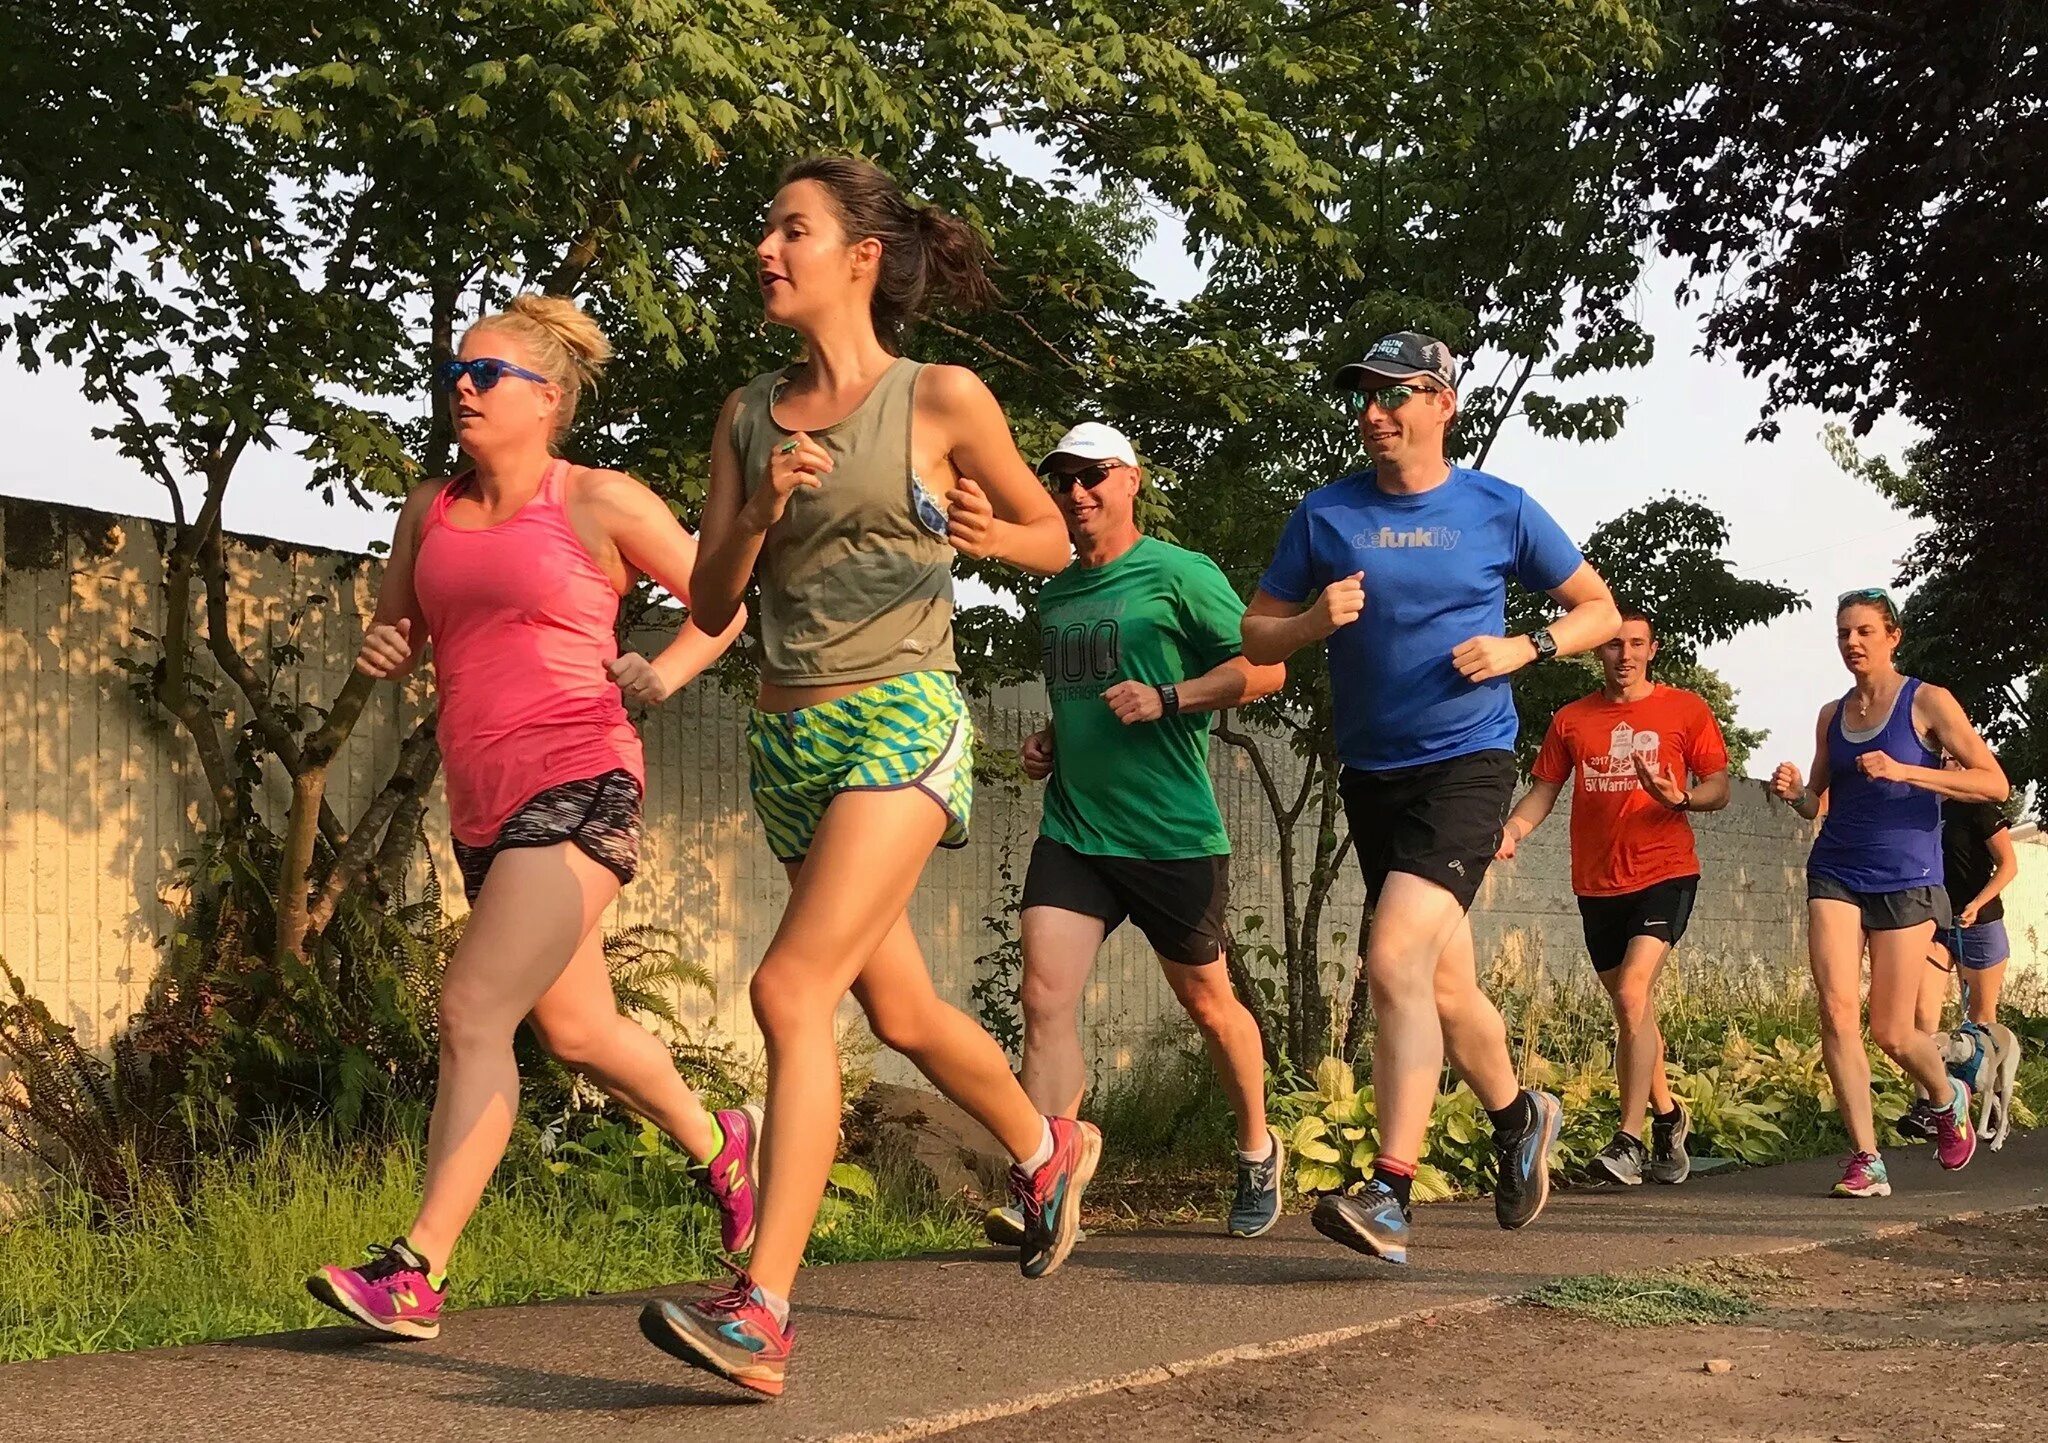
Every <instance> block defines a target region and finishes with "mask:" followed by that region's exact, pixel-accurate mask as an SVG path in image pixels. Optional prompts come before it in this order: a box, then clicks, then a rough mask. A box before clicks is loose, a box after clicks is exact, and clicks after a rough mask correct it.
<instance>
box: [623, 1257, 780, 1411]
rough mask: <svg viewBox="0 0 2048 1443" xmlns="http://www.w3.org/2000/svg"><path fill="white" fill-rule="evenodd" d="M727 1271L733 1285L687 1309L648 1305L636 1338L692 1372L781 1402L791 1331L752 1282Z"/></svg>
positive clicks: (737, 1272) (742, 1274) (683, 1305)
mask: <svg viewBox="0 0 2048 1443" xmlns="http://www.w3.org/2000/svg"><path fill="white" fill-rule="evenodd" d="M727 1266H728V1267H730V1266H731V1264H727ZM732 1271H733V1284H732V1286H731V1287H729V1288H727V1289H726V1290H725V1291H724V1292H722V1293H714V1294H713V1295H712V1296H710V1297H708V1298H698V1299H697V1300H696V1301H694V1302H688V1303H671V1302H653V1303H649V1304H648V1305H647V1306H646V1307H644V1308H642V1309H641V1310H640V1333H641V1336H642V1337H644V1338H646V1339H647V1341H648V1342H650V1343H652V1344H654V1346H655V1347H657V1348H659V1349H661V1351H662V1352H664V1353H667V1354H668V1355H669V1356H670V1357H672V1358H680V1359H682V1360H683V1361H684V1362H685V1363H688V1364H689V1365H690V1366H691V1367H693V1368H702V1369H703V1370H704V1371H705V1372H707V1373H716V1374H717V1375H718V1376H719V1377H721V1378H724V1379H725V1380H727V1381H728V1382H732V1383H737V1384H739V1386H740V1387H742V1388H748V1389H751V1390H753V1391H754V1392H756V1393H765V1394H766V1395H768V1396H769V1397H771V1398H775V1397H780V1396H781V1394H782V1380H783V1375H784V1373H785V1372H787V1370H788V1368H789V1352H790V1348H791V1346H792V1345H793V1343H794V1342H795V1340H796V1329H795V1328H794V1327H788V1326H784V1325H780V1324H778V1323H777V1322H776V1321H775V1314H774V1313H772V1312H771V1311H769V1308H768V1303H767V1301H766V1300H765V1299H764V1298H763V1297H762V1296H761V1290H760V1289H759V1288H757V1287H755V1286H754V1280H753V1279H752V1278H750V1277H748V1276H747V1275H746V1273H745V1272H743V1271H742V1270H741V1269H739V1268H733V1270H732Z"/></svg>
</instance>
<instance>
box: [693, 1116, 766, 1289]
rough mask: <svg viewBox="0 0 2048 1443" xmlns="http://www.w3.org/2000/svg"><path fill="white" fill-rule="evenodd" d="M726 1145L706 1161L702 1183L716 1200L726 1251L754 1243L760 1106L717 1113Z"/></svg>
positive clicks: (759, 1151)
mask: <svg viewBox="0 0 2048 1443" xmlns="http://www.w3.org/2000/svg"><path fill="white" fill-rule="evenodd" d="M716 1118H717V1122H718V1127H719V1130H720V1131H721V1132H723V1133H724V1134H725V1146H723V1147H721V1148H720V1149H719V1150H718V1155H717V1156H716V1157H714V1158H712V1159H711V1161H710V1162H708V1163H706V1164H705V1165H704V1166H705V1170H706V1178H705V1185H706V1186H708V1187H709V1188H710V1189H711V1196H713V1197H714V1198H716V1199H718V1239H719V1242H720V1243H721V1244H723V1246H724V1248H725V1250H726V1251H727V1252H729V1253H743V1252H745V1251H746V1250H747V1249H748V1248H750V1247H752V1246H753V1245H754V1203H755V1195H754V1189H755V1184H756V1183H757V1182H758V1181H759V1179H760V1176H761V1109H760V1108H758V1107H755V1106H754V1105H753V1104H751V1103H749V1104H748V1105H747V1106H745V1107H728V1108H726V1109H724V1110H723V1111H721V1112H719V1113H717V1114H716Z"/></svg>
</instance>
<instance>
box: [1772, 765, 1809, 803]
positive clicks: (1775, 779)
mask: <svg viewBox="0 0 2048 1443" xmlns="http://www.w3.org/2000/svg"><path fill="white" fill-rule="evenodd" d="M1771 795H1772V796H1774V797H1776V798H1777V799H1778V800H1779V801H1781V802H1788V803H1790V804H1791V805H1792V806H1795V807H1796V806H1798V805H1799V800H1800V798H1802V797H1804V796H1805V795H1806V779H1805V778H1803V777H1801V776H1800V775H1799V768H1797V767H1795V766H1793V765H1792V763H1790V762H1779V763H1778V769H1777V770H1776V771H1774V772H1772V773H1771Z"/></svg>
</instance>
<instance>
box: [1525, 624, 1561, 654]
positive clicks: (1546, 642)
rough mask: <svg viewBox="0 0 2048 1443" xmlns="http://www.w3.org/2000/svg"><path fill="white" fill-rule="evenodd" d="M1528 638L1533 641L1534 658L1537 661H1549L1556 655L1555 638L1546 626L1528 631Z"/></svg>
mask: <svg viewBox="0 0 2048 1443" xmlns="http://www.w3.org/2000/svg"><path fill="white" fill-rule="evenodd" d="M1529 640H1530V641H1531V642H1533V643H1535V646H1536V659H1537V660H1538V661H1549V660H1550V659H1551V658H1552V657H1554V656H1556V655H1557V638H1556V637H1554V636H1552V635H1551V634H1550V628H1549V627H1547V626H1546V627H1544V628H1543V629H1542V630H1541V631H1532V632H1530V633H1529Z"/></svg>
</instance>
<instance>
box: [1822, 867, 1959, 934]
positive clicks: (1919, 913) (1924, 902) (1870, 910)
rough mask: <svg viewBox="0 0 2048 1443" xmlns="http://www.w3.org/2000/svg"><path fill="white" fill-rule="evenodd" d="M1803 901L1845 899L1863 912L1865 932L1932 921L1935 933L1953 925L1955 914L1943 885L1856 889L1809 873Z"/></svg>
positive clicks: (1895, 928)
mask: <svg viewBox="0 0 2048 1443" xmlns="http://www.w3.org/2000/svg"><path fill="white" fill-rule="evenodd" d="M1806 900H1807V901H1809V902H1847V903H1848V904H1849V905H1850V906H1852V907H1854V908H1856V910H1857V911H1858V912H1860V913H1862V915H1863V930H1864V931H1866V932H1903V931H1905V930H1906V929H1907V928H1909V927H1918V926H1919V925H1920V924H1921V923H1923V922H1932V923H1934V930H1935V932H1936V933H1937V934H1938V933H1939V932H1940V931H1941V929H1942V928H1944V927H1950V926H1953V925H1955V917H1954V914H1952V913H1951V912H1950V911H1949V905H1948V889H1947V888H1945V887H1908V888H1906V889H1905V890H1904V891H1900V892H1859V891H1857V890H1856V889H1855V888H1854V887H1847V886H1844V885H1843V884H1842V883H1840V882H1837V881H1836V880H1835V879H1834V878H1833V877H1822V876H1818V875H1816V874H1815V873H1812V872H1808V873H1807V874H1806Z"/></svg>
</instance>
